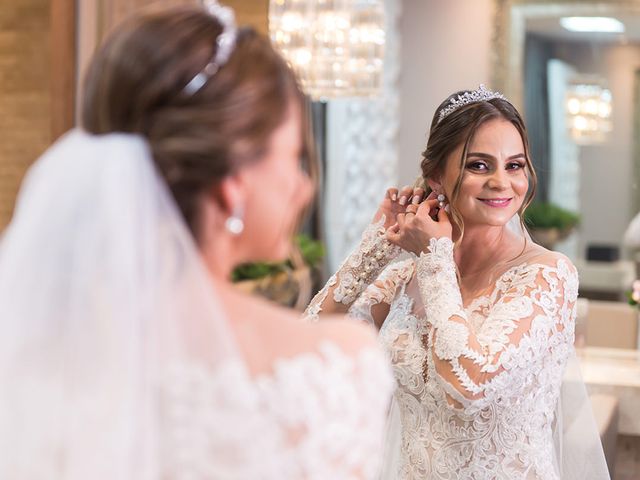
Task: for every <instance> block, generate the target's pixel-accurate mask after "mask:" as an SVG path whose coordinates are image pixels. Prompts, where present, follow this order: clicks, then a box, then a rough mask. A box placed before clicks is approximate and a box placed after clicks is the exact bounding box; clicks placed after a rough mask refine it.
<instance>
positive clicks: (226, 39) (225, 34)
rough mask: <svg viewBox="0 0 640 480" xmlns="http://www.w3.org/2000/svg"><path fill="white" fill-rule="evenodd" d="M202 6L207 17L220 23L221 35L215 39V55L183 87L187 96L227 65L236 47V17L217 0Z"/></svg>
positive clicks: (205, 0) (208, 1) (207, 1)
mask: <svg viewBox="0 0 640 480" xmlns="http://www.w3.org/2000/svg"><path fill="white" fill-rule="evenodd" d="M202 4H203V6H204V8H205V9H206V10H207V12H208V13H209V15H211V16H212V17H214V18H215V19H216V20H218V22H220V24H221V25H222V33H221V34H220V35H218V38H217V39H216V44H217V48H216V54H215V55H214V56H213V58H212V59H211V60H210V61H209V63H207V64H206V65H205V67H204V68H203V69H202V70H200V72H198V74H197V75H196V76H195V77H193V78H192V79H191V81H190V82H189V83H187V85H186V86H185V87H184V92H185V93H186V94H187V95H193V94H194V93H196V92H197V91H198V90H200V89H201V88H202V87H204V85H205V84H206V83H207V82H208V81H209V79H210V78H211V77H213V76H214V75H215V74H216V72H217V71H218V70H220V67H222V66H223V65H224V64H225V63H227V61H228V60H229V57H230V56H231V53H232V52H233V48H234V47H235V45H236V37H237V34H238V29H237V28H236V16H235V14H234V13H233V10H232V9H231V8H230V7H223V6H222V5H220V4H219V3H218V2H217V0H203V2H202Z"/></svg>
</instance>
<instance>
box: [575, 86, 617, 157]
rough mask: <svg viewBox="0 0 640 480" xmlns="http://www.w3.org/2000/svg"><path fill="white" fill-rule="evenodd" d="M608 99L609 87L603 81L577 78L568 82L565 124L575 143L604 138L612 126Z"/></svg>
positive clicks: (592, 142) (592, 141) (600, 140)
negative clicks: (587, 80) (569, 83)
mask: <svg viewBox="0 0 640 480" xmlns="http://www.w3.org/2000/svg"><path fill="white" fill-rule="evenodd" d="M611 101H612V96H611V90H609V89H608V88H606V87H604V86H603V83H602V82H597V83H595V82H594V83H587V82H580V81H576V82H574V83H573V84H571V85H569V86H568V89H567V96H566V115H567V127H568V129H569V133H570V135H571V138H572V139H573V140H574V141H575V142H576V143H578V144H580V145H591V144H597V143H603V142H605V141H606V139H607V137H608V135H609V133H610V132H611V129H612V124H611V110H612V107H611Z"/></svg>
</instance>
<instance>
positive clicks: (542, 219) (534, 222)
mask: <svg viewBox="0 0 640 480" xmlns="http://www.w3.org/2000/svg"><path fill="white" fill-rule="evenodd" d="M524 221H525V223H526V225H527V226H528V227H529V228H531V229H533V230H542V229H549V228H557V229H558V230H561V231H562V230H569V229H571V228H573V227H575V226H576V225H578V224H579V223H580V215H578V214H577V213H575V212H571V211H569V210H566V209H564V208H561V207H559V206H557V205H555V204H553V203H544V202H534V203H532V204H531V205H529V207H528V208H527V209H526V210H525V212H524Z"/></svg>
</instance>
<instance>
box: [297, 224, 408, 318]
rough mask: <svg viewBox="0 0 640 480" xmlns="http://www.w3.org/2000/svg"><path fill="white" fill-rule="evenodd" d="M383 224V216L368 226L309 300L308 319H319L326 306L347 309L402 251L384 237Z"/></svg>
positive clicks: (306, 314)
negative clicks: (327, 279)
mask: <svg viewBox="0 0 640 480" xmlns="http://www.w3.org/2000/svg"><path fill="white" fill-rule="evenodd" d="M383 225H384V217H383V218H381V219H380V220H379V221H377V222H375V223H372V224H370V225H369V226H368V227H367V228H366V230H365V231H364V233H363V234H362V240H361V242H360V244H359V245H358V247H357V248H356V249H355V251H354V252H353V253H351V255H349V256H348V257H347V259H346V260H345V261H344V262H343V263H342V266H341V267H340V268H339V269H338V271H337V272H336V273H335V274H334V275H333V276H332V277H331V278H330V279H329V281H328V282H327V284H326V285H325V286H324V288H323V289H322V290H320V292H318V294H317V295H316V296H315V297H314V298H313V299H312V300H311V303H309V306H308V307H307V309H306V310H305V312H304V319H305V320H306V321H311V322H314V321H317V320H318V319H319V314H320V312H321V311H323V310H331V311H334V312H336V311H337V312H346V311H347V310H348V309H349V307H350V306H351V304H352V303H353V302H354V301H355V300H356V298H358V296H359V295H360V294H361V293H362V292H363V291H364V290H365V289H366V288H367V286H369V285H370V284H371V283H372V282H373V281H374V280H375V279H376V278H377V277H378V275H379V274H380V272H381V271H382V269H383V268H384V267H385V266H386V265H388V264H389V262H390V261H391V260H392V259H394V258H395V257H396V256H398V255H399V254H400V252H401V251H402V250H401V249H400V247H397V246H395V245H392V244H391V243H389V242H388V241H387V239H386V238H385V237H384V234H385V229H384V226H383ZM329 305H330V308H327V307H328V306H329ZM331 307H333V308H331Z"/></svg>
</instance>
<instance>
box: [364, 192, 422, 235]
mask: <svg viewBox="0 0 640 480" xmlns="http://www.w3.org/2000/svg"><path fill="white" fill-rule="evenodd" d="M424 195H425V191H424V189H423V188H413V187H409V186H406V187H402V189H400V190H398V189H397V188H395V187H392V188H389V189H387V191H386V193H385V195H384V199H383V200H382V202H381V203H380V206H379V207H378V211H377V212H376V214H375V215H374V217H373V222H374V223H375V222H378V221H379V220H380V218H382V216H383V215H384V229H385V230H387V229H388V228H389V227H391V226H392V225H394V224H395V223H396V222H397V217H398V215H399V214H401V213H405V212H406V210H407V207H409V206H411V205H414V206H417V205H419V204H420V202H422V201H423V200H424Z"/></svg>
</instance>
